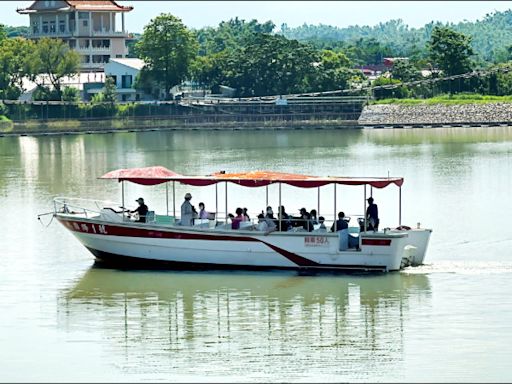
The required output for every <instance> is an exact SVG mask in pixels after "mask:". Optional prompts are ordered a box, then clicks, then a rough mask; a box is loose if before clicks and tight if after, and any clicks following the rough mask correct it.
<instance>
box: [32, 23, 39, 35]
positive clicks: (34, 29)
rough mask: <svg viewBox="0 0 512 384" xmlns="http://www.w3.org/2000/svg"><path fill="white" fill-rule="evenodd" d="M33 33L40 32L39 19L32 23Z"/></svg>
mask: <svg viewBox="0 0 512 384" xmlns="http://www.w3.org/2000/svg"><path fill="white" fill-rule="evenodd" d="M32 33H39V24H38V23H37V21H34V22H33V23H32Z"/></svg>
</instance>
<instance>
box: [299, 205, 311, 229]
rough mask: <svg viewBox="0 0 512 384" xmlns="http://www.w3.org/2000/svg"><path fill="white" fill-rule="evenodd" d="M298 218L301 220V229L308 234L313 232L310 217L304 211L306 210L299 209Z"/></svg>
mask: <svg viewBox="0 0 512 384" xmlns="http://www.w3.org/2000/svg"><path fill="white" fill-rule="evenodd" d="M300 217H301V220H302V222H301V224H302V228H304V229H305V230H306V231H308V232H311V231H312V230H313V223H312V222H311V215H310V214H309V213H308V211H306V208H301V209H300Z"/></svg>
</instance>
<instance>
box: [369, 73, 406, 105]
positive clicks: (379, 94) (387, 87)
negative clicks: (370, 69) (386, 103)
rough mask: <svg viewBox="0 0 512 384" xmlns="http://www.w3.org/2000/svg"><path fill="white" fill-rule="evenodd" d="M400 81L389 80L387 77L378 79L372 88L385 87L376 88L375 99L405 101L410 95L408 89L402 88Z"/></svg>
mask: <svg viewBox="0 0 512 384" xmlns="http://www.w3.org/2000/svg"><path fill="white" fill-rule="evenodd" d="M399 84H401V81H400V80H396V79H389V78H387V77H383V76H381V77H378V78H376V79H375V80H374V81H373V82H372V87H383V88H376V89H374V90H373V94H374V97H375V99H377V100H379V99H389V98H397V99H403V98H406V97H407V96H408V95H409V92H408V89H407V88H406V87H404V86H400V85H399Z"/></svg>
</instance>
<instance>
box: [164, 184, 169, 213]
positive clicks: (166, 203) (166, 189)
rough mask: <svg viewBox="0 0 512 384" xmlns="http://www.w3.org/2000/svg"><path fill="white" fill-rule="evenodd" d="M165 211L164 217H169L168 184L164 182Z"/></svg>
mask: <svg viewBox="0 0 512 384" xmlns="http://www.w3.org/2000/svg"><path fill="white" fill-rule="evenodd" d="M165 209H166V213H165V215H166V216H169V182H167V181H166V182H165Z"/></svg>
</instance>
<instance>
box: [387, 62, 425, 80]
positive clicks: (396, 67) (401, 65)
mask: <svg viewBox="0 0 512 384" xmlns="http://www.w3.org/2000/svg"><path fill="white" fill-rule="evenodd" d="M391 76H392V78H393V79H396V80H400V81H402V82H404V83H407V82H409V81H414V80H418V79H419V78H420V72H419V71H418V68H416V67H415V66H414V64H412V63H411V62H410V61H409V60H407V59H398V60H395V62H394V63H393V69H392V70H391Z"/></svg>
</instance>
